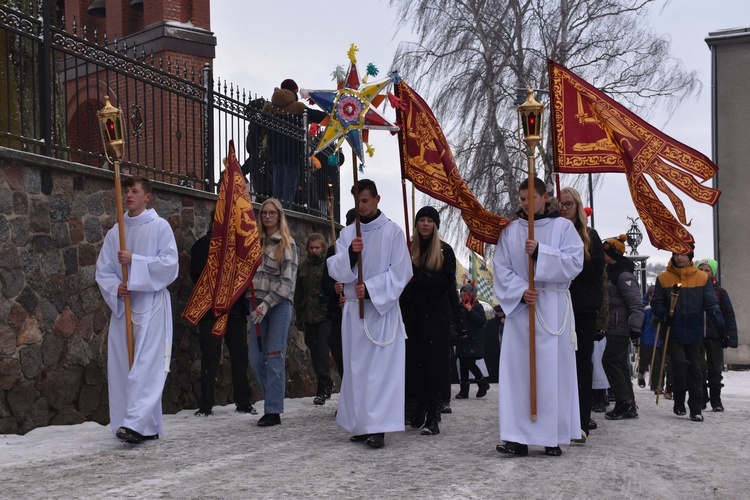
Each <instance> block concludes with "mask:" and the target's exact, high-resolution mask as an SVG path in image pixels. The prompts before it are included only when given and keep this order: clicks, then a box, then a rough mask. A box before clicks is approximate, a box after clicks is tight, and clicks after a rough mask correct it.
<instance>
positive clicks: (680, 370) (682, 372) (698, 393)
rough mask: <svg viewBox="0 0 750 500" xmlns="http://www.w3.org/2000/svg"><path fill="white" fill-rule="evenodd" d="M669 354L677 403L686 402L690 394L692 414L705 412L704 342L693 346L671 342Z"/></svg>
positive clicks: (668, 347) (689, 403) (668, 348)
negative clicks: (686, 394) (686, 396)
mask: <svg viewBox="0 0 750 500" xmlns="http://www.w3.org/2000/svg"><path fill="white" fill-rule="evenodd" d="M667 354H668V355H669V359H670V360H671V362H672V394H673V395H674V400H675V402H684V401H685V393H686V392H687V393H688V394H689V396H690V397H689V399H688V406H689V407H690V413H691V414H696V413H700V412H701V410H703V364H704V351H703V341H702V340H699V341H698V342H693V343H692V344H678V343H677V342H670V343H669V345H668V346H667Z"/></svg>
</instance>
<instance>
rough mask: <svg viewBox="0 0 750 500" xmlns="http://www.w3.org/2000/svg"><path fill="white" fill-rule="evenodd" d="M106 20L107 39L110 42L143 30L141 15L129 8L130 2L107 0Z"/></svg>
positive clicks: (128, 0) (146, 1) (125, 0)
mask: <svg viewBox="0 0 750 500" xmlns="http://www.w3.org/2000/svg"><path fill="white" fill-rule="evenodd" d="M145 3H148V0H145V1H144V4H145ZM106 20H107V37H108V38H109V40H110V41H111V40H114V39H115V38H118V39H122V38H124V37H126V36H128V35H132V34H133V33H136V32H138V31H141V30H143V13H142V12H138V11H137V10H135V9H132V8H131V7H130V0H107V18H106Z"/></svg>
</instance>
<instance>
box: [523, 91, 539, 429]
mask: <svg viewBox="0 0 750 500" xmlns="http://www.w3.org/2000/svg"><path fill="white" fill-rule="evenodd" d="M543 112H544V104H541V103H540V102H538V101H537V100H536V99H534V91H533V90H532V89H529V90H528V97H527V98H526V102H524V103H523V104H521V105H520V106H518V116H519V118H520V120H521V128H522V130H523V142H525V143H526V146H527V148H528V149H527V152H526V160H527V162H528V170H529V171H528V175H529V181H528V182H529V189H528V200H529V211H528V217H529V236H528V239H530V240H533V239H534V210H535V209H534V193H535V192H536V190H535V186H534V177H535V176H536V170H535V168H534V151H535V150H536V147H537V145H538V144H539V141H540V140H541V130H542V113H543ZM529 290H534V259H533V258H532V257H531V256H529ZM535 313H536V308H535V307H534V305H529V387H530V390H531V394H530V396H531V397H530V403H531V404H530V410H531V420H534V421H535V420H536V332H535V323H536V320H535V315H536V314H535Z"/></svg>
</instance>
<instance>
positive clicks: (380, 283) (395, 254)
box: [364, 226, 413, 314]
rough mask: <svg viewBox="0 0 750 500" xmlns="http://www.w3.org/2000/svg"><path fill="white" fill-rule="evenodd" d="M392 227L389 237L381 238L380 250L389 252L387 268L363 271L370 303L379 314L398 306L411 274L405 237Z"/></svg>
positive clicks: (409, 257)
mask: <svg viewBox="0 0 750 500" xmlns="http://www.w3.org/2000/svg"><path fill="white" fill-rule="evenodd" d="M394 228H395V229H394V230H393V231H391V235H390V237H389V238H384V239H383V247H382V248H381V251H382V252H389V256H388V267H387V269H386V270H385V271H384V272H381V273H377V274H374V275H371V276H370V275H368V273H365V276H367V279H365V280H364V283H365V287H366V288H367V291H368V293H369V295H370V300H371V301H372V305H373V306H375V309H377V311H378V312H379V313H380V314H385V313H386V312H387V311H388V310H389V309H390V308H391V307H393V306H394V305H395V306H398V299H399V297H401V292H403V291H404V288H406V285H407V283H409V280H410V279H411V277H412V274H413V271H412V267H411V256H410V255H409V250H408V249H407V247H406V238H405V237H404V235H403V233H401V231H400V230H398V229H397V227H396V226H394Z"/></svg>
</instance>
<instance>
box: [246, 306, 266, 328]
mask: <svg viewBox="0 0 750 500" xmlns="http://www.w3.org/2000/svg"><path fill="white" fill-rule="evenodd" d="M267 312H268V306H266V303H265V302H261V303H260V305H259V306H258V307H256V308H255V310H254V311H253V313H252V314H251V315H250V318H251V319H252V320H253V323H255V324H256V325H257V324H258V323H260V322H261V321H263V318H264V317H265V315H266V313H267Z"/></svg>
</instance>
